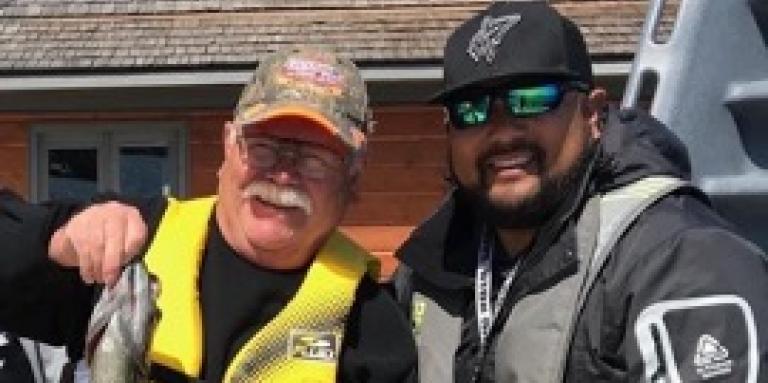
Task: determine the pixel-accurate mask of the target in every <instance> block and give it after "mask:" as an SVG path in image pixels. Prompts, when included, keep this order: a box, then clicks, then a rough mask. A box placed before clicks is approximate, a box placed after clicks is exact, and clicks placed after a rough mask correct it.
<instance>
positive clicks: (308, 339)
mask: <svg viewBox="0 0 768 383" xmlns="http://www.w3.org/2000/svg"><path fill="white" fill-rule="evenodd" d="M215 202H216V198H215V197H210V198H203V199H196V200H190V201H176V200H174V199H169V200H168V207H167V208H166V211H165V213H164V215H163V218H162V220H161V221H160V225H159V227H158V229H157V232H156V234H155V238H154V240H153V242H152V244H151V245H150V247H149V250H148V252H147V254H146V256H145V258H144V262H145V263H146V265H147V268H148V269H149V271H150V272H151V273H152V274H154V275H155V276H156V277H157V278H158V281H159V283H160V294H159V296H158V299H157V305H158V308H159V309H160V314H161V315H160V320H159V321H158V323H157V327H156V328H155V330H154V333H153V336H152V341H151V344H150V351H149V358H150V360H151V361H152V363H156V364H159V365H162V366H164V367H166V368H170V369H172V370H175V371H178V372H180V373H183V374H184V375H186V376H188V377H193V378H196V377H199V374H200V369H201V366H202V361H203V349H204V348H203V347H204V345H203V323H202V314H201V309H200V303H199V299H198V295H199V293H198V291H197V286H198V275H199V271H200V265H201V262H202V257H203V253H204V249H205V243H206V239H207V233H208V221H209V219H210V217H211V213H212V211H213V206H214V204H215ZM377 268H378V264H377V263H376V261H375V259H374V258H372V257H371V256H370V255H368V253H367V252H366V251H365V250H363V249H362V248H360V247H359V246H358V245H356V244H355V243H354V242H352V241H351V240H349V239H347V238H346V237H345V236H344V235H342V234H341V233H339V232H334V233H333V234H332V235H331V236H330V238H329V239H328V240H327V242H326V243H325V245H324V246H323V247H322V248H321V249H320V251H319V252H318V253H317V254H316V256H315V259H314V260H313V262H312V264H311V265H310V267H309V270H308V272H307V275H306V276H305V278H304V281H303V282H302V284H301V286H300V287H299V289H298V291H297V292H296V294H295V295H294V296H293V298H292V299H291V300H290V301H289V302H288V303H287V304H286V306H285V307H284V308H283V309H282V310H281V311H280V312H279V313H278V314H277V316H276V317H275V318H273V319H272V320H271V321H270V322H269V323H267V324H266V325H265V326H264V327H263V328H262V329H260V330H259V331H258V332H257V333H256V334H254V335H253V336H252V337H251V338H250V340H248V341H247V342H246V343H245V345H244V346H243V347H242V348H241V349H240V350H239V351H238V352H237V354H236V355H235V357H234V358H233V360H232V362H231V363H230V365H229V366H228V368H227V370H226V373H225V376H224V381H225V382H227V383H235V382H288V383H290V382H335V381H336V370H337V365H338V360H339V359H338V358H339V353H340V351H341V342H342V337H343V331H344V323H345V320H346V317H347V315H348V313H349V309H350V307H351V306H352V303H353V301H354V298H355V292H356V290H357V286H358V284H359V282H360V280H361V278H362V277H363V275H364V274H365V273H366V272H367V271H368V272H371V273H376V272H377V271H378V269H377Z"/></svg>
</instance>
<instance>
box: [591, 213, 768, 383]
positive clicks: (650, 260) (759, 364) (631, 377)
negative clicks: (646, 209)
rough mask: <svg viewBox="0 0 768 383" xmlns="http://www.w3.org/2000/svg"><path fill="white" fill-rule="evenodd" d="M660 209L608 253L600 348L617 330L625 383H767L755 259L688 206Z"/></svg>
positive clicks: (765, 283)
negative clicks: (613, 255)
mask: <svg viewBox="0 0 768 383" xmlns="http://www.w3.org/2000/svg"><path fill="white" fill-rule="evenodd" d="M664 205H666V206H667V207H669V208H664V207H661V208H656V209H653V210H654V211H653V212H651V213H650V214H648V215H647V216H646V217H644V218H643V219H641V220H640V221H638V222H637V224H636V226H635V228H634V229H633V230H632V231H633V234H632V235H631V236H630V238H627V239H626V240H625V241H623V242H624V243H623V244H622V246H621V248H620V249H619V250H618V252H619V253H621V255H619V258H620V260H619V262H620V265H618V266H615V267H617V268H619V269H623V271H621V272H619V273H617V274H616V275H617V276H619V278H620V279H624V281H623V282H622V281H618V280H617V281H615V288H609V289H606V290H605V294H606V299H605V302H609V303H607V304H606V307H607V308H608V309H606V310H604V311H603V317H602V322H603V325H604V326H602V327H601V328H600V330H599V331H600V332H601V339H602V340H603V341H604V340H605V339H606V338H610V336H609V335H607V334H610V332H611V331H612V329H615V328H621V327H623V329H624V334H623V337H624V339H625V340H626V342H625V344H624V347H620V348H619V351H620V352H623V353H625V358H624V360H625V361H626V363H627V366H625V367H626V369H627V370H626V371H627V374H628V376H627V379H626V381H633V382H634V381H683V382H692V381H710V380H712V381H727V382H764V381H768V266H767V263H766V260H765V257H764V255H763V253H762V252H761V251H760V249H758V248H757V247H756V246H755V245H753V244H751V243H749V242H747V241H746V240H744V239H743V238H741V237H739V236H738V235H736V234H734V232H733V231H732V230H731V229H730V228H728V226H727V224H725V223H722V224H721V223H719V222H717V220H716V219H715V218H712V217H715V216H714V214H711V212H709V211H708V209H706V208H702V206H695V208H694V209H690V207H691V206H692V205H698V202H696V201H692V200H691V199H687V198H681V199H675V198H670V199H668V200H667V201H665V202H664ZM681 212H682V213H681ZM655 239H659V240H658V241H656V240H655ZM620 312H623V314H622V315H618V314H616V313H620ZM611 324H621V325H617V326H616V327H613V326H611ZM675 376H677V377H678V379H674V377H675ZM665 377H666V379H661V380H659V379H660V378H665ZM670 378H673V379H670Z"/></svg>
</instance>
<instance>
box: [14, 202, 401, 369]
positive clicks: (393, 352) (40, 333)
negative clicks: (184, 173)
mask: <svg viewBox="0 0 768 383" xmlns="http://www.w3.org/2000/svg"><path fill="white" fill-rule="evenodd" d="M133 203H134V204H135V205H137V206H138V207H139V208H140V210H141V212H142V216H143V217H144V218H145V220H147V222H148V224H149V226H150V232H154V228H155V227H156V226H157V224H158V223H159V220H160V217H161V215H162V212H163V211H164V210H165V199H162V198H158V199H151V200H144V201H133ZM76 209H77V204H66V203H56V204H50V205H45V206H37V205H30V204H26V203H23V202H22V201H20V200H19V199H17V198H15V197H13V196H11V195H7V194H6V195H3V194H0V243H2V244H3V246H2V251H0V328H2V329H4V330H9V331H13V332H14V333H16V334H19V335H23V336H26V337H29V338H32V339H36V340H41V341H45V342H47V343H50V344H54V345H66V346H67V348H68V352H69V354H70V355H71V356H72V357H73V358H80V357H81V355H82V349H83V345H84V338H85V335H84V334H85V329H86V325H87V323H88V316H89V315H90V312H91V310H92V307H93V304H94V303H95V297H96V294H97V293H98V288H97V287H91V286H87V285H85V284H83V283H82V282H81V280H80V278H79V276H78V273H77V271H75V270H67V269H63V268H61V267H59V266H57V265H55V264H53V263H52V262H51V261H49V260H48V257H47V244H48V238H49V237H50V234H51V232H52V231H53V230H55V229H56V228H57V227H59V226H60V225H61V224H62V223H63V222H65V220H66V219H67V218H68V217H69V216H71V215H72V214H73V213H74V212H75V211H76ZM205 252H206V253H205V257H204V258H203V266H202V271H201V274H200V282H199V289H200V299H201V306H202V312H203V323H204V331H203V334H204V337H205V339H204V344H205V350H204V353H203V357H204V363H203V370H202V372H201V374H202V377H201V379H200V381H206V382H219V381H221V378H222V376H223V374H224V371H225V369H226V367H227V365H228V364H229V362H230V361H231V359H232V358H233V357H234V355H235V354H236V353H237V351H238V350H239V348H240V347H241V346H242V345H244V344H245V342H246V341H247V340H248V339H249V338H250V336H251V335H252V334H253V333H255V332H256V331H258V330H259V329H260V328H261V327H262V326H264V325H265V324H266V323H267V322H269V321H270V320H271V319H272V318H273V317H274V316H275V315H277V313H278V312H279V311H280V309H281V308H282V307H283V306H284V305H285V304H286V303H287V302H288V300H289V299H290V298H291V297H292V296H293V295H294V293H295V292H296V290H297V289H298V287H299V285H300V284H301V281H302V280H303V278H304V275H305V271H306V270H305V269H304V270H296V271H289V272H274V271H270V270H266V269H263V268H259V267H256V266H254V265H252V264H250V263H248V262H247V261H245V260H243V259H242V258H241V257H239V256H237V255H236V254H235V252H234V250H233V249H232V248H231V247H229V246H228V245H227V243H226V242H225V241H224V239H223V237H222V235H221V233H220V232H219V230H218V225H216V223H215V220H214V219H211V223H210V229H209V236H208V239H207V242H206V249H205ZM415 364H416V352H415V347H414V345H413V340H412V337H411V333H410V328H409V326H408V324H407V322H406V320H405V318H404V317H403V315H402V314H401V313H400V311H399V310H398V308H397V306H396V303H395V300H394V299H393V298H392V296H391V294H390V293H389V292H388V291H387V290H386V289H385V288H384V287H382V286H380V285H378V284H377V283H376V282H374V281H373V280H372V279H370V278H368V277H365V278H364V279H363V280H362V281H361V284H360V286H359V287H358V289H357V292H356V298H355V302H354V304H353V306H352V308H351V311H350V314H349V316H348V318H347V322H346V328H345V333H344V341H343V344H342V354H341V357H340V367H339V371H338V375H337V378H338V380H339V381H343V382H393V383H394V382H403V381H412V380H413V379H414V376H415V367H416V366H415ZM152 373H153V377H154V378H156V379H157V380H158V381H161V382H169V383H170V382H179V381H186V380H185V379H184V378H183V377H182V376H181V375H180V374H178V373H175V372H173V371H170V370H165V369H162V368H153V371H152Z"/></svg>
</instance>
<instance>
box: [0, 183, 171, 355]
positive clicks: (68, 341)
mask: <svg viewBox="0 0 768 383" xmlns="http://www.w3.org/2000/svg"><path fill="white" fill-rule="evenodd" d="M111 199H114V196H107V195H104V196H98V197H96V198H94V200H93V202H92V203H99V202H103V201H106V200H111ZM121 202H123V203H128V204H132V205H134V206H136V207H138V208H139V210H140V211H141V214H142V217H143V218H144V219H145V221H147V222H152V221H151V220H152V219H155V216H156V215H157V212H158V211H162V208H163V207H164V203H165V202H164V199H163V198H156V199H152V200H147V201H143V200H142V201H138V200H137V201H127V200H123V201H121ZM84 206H86V204H84V203H79V202H65V201H57V202H50V203H46V204H40V205H38V204H30V203H26V202H25V201H23V200H22V199H21V198H19V197H17V196H15V195H13V194H11V193H10V192H6V191H0V244H2V250H1V251H0V329H2V330H7V331H10V332H13V333H14V334H16V335H20V336H24V337H27V338H30V339H34V340H38V341H42V342H45V343H48V344H52V345H64V346H67V349H68V352H69V354H70V355H80V354H81V353H82V349H83V340H84V338H85V330H86V327H87V324H88V318H89V316H90V312H91V310H92V308H93V304H94V303H95V294H96V292H97V289H98V287H94V286H89V285H86V284H84V283H83V282H82V280H81V279H80V275H79V273H78V271H77V269H75V268H64V267H61V266H59V265H57V264H56V263H54V262H52V261H51V260H50V259H49V258H48V243H49V240H50V237H51V235H52V233H53V232H54V231H55V230H56V229H58V228H59V227H60V226H62V225H63V224H64V223H66V221H67V220H68V219H69V218H70V217H71V216H72V215H74V214H75V213H76V212H78V211H79V210H80V209H82V208H83V207H84ZM150 226H152V225H150Z"/></svg>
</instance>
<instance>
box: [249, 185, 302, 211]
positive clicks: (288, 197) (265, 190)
mask: <svg viewBox="0 0 768 383" xmlns="http://www.w3.org/2000/svg"><path fill="white" fill-rule="evenodd" d="M243 197H244V198H251V197H257V198H259V199H262V200H264V201H265V202H267V203H270V204H272V205H275V206H278V207H295V208H299V209H301V210H303V211H304V213H305V214H307V215H310V214H312V202H311V201H310V200H309V196H308V195H307V194H306V193H304V192H302V191H300V190H296V189H293V188H289V187H284V186H278V185H275V184H272V183H269V182H259V181H257V182H252V183H251V184H250V185H248V186H247V187H246V188H245V190H243Z"/></svg>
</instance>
